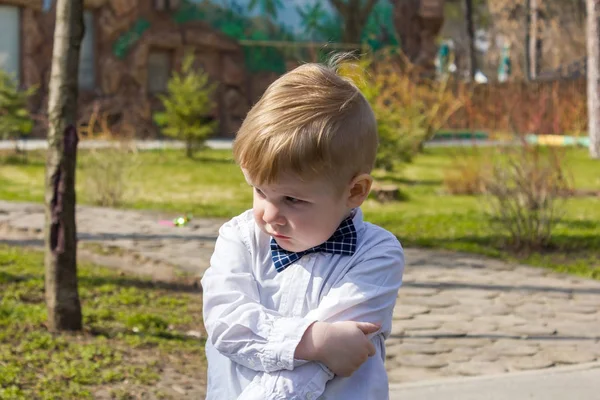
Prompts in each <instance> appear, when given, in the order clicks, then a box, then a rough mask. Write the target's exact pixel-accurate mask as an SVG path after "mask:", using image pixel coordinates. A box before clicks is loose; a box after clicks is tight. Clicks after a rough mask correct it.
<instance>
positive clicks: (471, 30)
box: [464, 0, 477, 81]
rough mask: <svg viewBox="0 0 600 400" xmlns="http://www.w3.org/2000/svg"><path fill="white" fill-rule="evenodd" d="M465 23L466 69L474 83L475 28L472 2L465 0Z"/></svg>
mask: <svg viewBox="0 0 600 400" xmlns="http://www.w3.org/2000/svg"><path fill="white" fill-rule="evenodd" d="M464 6H465V22H466V28H467V40H468V50H467V51H468V54H467V67H468V71H469V79H470V80H471V81H475V73H476V72H477V55H476V54H475V27H474V24H473V0H465V2H464Z"/></svg>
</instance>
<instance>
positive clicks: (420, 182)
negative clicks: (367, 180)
mask: <svg viewBox="0 0 600 400" xmlns="http://www.w3.org/2000/svg"><path fill="white" fill-rule="evenodd" d="M377 180H378V181H387V182H393V183H397V184H402V185H407V186H440V185H441V184H442V181H441V180H439V179H409V178H404V177H400V176H395V175H391V174H384V175H379V176H377Z"/></svg>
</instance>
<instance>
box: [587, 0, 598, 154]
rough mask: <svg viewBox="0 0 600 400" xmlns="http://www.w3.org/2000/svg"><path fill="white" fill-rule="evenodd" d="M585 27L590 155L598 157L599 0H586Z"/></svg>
mask: <svg viewBox="0 0 600 400" xmlns="http://www.w3.org/2000/svg"><path fill="white" fill-rule="evenodd" d="M586 29H587V94H588V129H589V135H590V156H591V157H592V158H595V159H600V0H587V28H586Z"/></svg>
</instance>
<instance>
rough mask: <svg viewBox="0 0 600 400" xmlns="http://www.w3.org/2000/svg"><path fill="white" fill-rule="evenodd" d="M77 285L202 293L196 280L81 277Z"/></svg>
mask: <svg viewBox="0 0 600 400" xmlns="http://www.w3.org/2000/svg"><path fill="white" fill-rule="evenodd" d="M78 280H79V283H80V284H83V285H87V286H92V287H95V286H103V285H107V284H111V285H116V286H119V287H134V288H137V289H146V290H155V289H159V290H167V291H172V292H179V293H196V294H200V293H202V287H201V285H200V282H198V281H197V280H190V281H189V282H183V281H149V280H143V279H135V278H130V277H106V276H81V277H79V279H78Z"/></svg>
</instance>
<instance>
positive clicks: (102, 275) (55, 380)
mask: <svg viewBox="0 0 600 400" xmlns="http://www.w3.org/2000/svg"><path fill="white" fill-rule="evenodd" d="M78 275H79V294H80V299H81V302H82V309H83V318H84V327H85V329H84V331H83V332H82V333H71V334H63V335H56V334H51V333H49V332H48V331H47V330H46V328H45V325H44V324H45V321H46V307H45V303H44V271H43V255H42V254H40V253H37V252H32V251H31V250H24V249H19V248H11V247H6V246H3V245H0V399H5V400H8V399H27V400H29V399H91V398H94V393H95V392H96V391H97V390H100V389H108V390H109V391H111V392H112V391H114V395H115V396H116V395H117V394H119V395H120V396H121V397H118V396H116V397H113V398H146V397H134V395H135V396H140V395H142V394H144V393H146V395H147V394H149V393H153V394H154V395H156V396H159V395H161V393H159V391H158V390H157V389H156V383H157V382H158V381H159V379H160V374H161V371H162V370H163V369H164V368H165V367H167V366H168V367H173V368H176V369H179V370H185V371H187V373H190V370H193V371H197V375H198V376H199V378H198V379H199V380H200V381H202V375H203V372H204V371H205V365H206V361H205V358H204V341H203V340H198V339H192V338H188V337H187V336H185V335H183V334H182V332H186V331H187V330H190V329H193V330H199V331H202V330H203V328H202V326H201V321H202V317H201V307H202V303H201V296H200V294H199V293H196V292H194V291H193V290H191V288H190V290H184V289H185V287H184V286H182V285H178V284H177V283H176V282H173V283H170V284H154V283H152V282H150V281H147V280H144V279H141V278H137V277H130V276H126V275H122V274H119V273H118V272H115V271H111V270H108V269H104V268H101V267H96V266H92V265H80V266H79V270H78ZM194 375H196V374H194ZM163 397H165V396H163ZM159 398H160V397H159Z"/></svg>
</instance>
